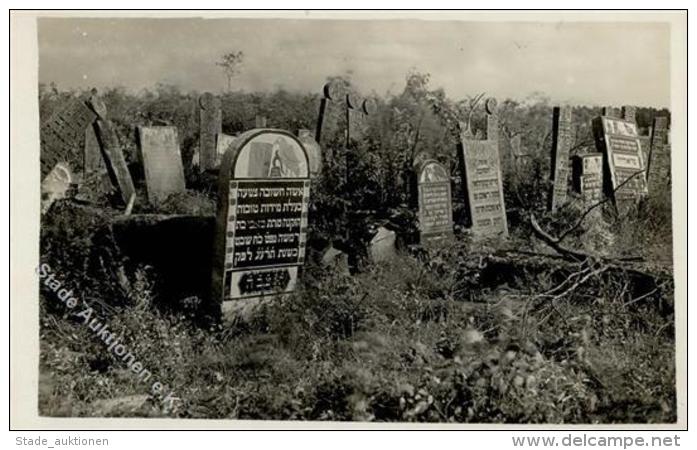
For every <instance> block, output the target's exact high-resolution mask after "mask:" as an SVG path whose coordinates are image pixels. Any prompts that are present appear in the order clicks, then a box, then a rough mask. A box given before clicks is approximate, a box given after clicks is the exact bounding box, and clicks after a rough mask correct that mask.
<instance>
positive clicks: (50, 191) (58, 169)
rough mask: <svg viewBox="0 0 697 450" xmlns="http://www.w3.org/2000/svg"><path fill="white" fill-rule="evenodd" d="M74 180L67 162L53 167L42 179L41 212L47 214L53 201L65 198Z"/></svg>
mask: <svg viewBox="0 0 697 450" xmlns="http://www.w3.org/2000/svg"><path fill="white" fill-rule="evenodd" d="M72 180H73V176H72V174H71V172H70V167H69V166H68V165H67V164H64V163H58V164H56V165H55V166H54V167H53V169H52V170H51V171H50V172H49V173H48V175H46V176H45V177H44V179H43V180H42V181H41V214H45V213H46V211H48V209H49V208H50V207H51V205H52V204H53V202H55V201H56V200H59V199H62V198H65V196H66V193H67V192H68V189H69V188H70V183H72Z"/></svg>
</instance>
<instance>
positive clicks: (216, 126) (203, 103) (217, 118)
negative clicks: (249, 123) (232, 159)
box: [199, 92, 223, 172]
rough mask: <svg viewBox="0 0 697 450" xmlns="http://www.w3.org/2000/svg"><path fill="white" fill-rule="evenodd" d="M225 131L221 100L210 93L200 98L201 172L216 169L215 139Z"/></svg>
mask: <svg viewBox="0 0 697 450" xmlns="http://www.w3.org/2000/svg"><path fill="white" fill-rule="evenodd" d="M222 131H223V116H222V112H221V104H220V99H219V98H218V97H216V96H214V95H213V94H211V93H210V92H206V93H205V94H203V95H201V97H200V98H199V133H200V135H199V170H200V171H201V172H203V171H206V170H209V169H214V168H215V167H216V164H215V163H216V160H217V156H216V148H215V146H216V143H215V138H216V136H217V135H218V134H219V133H222Z"/></svg>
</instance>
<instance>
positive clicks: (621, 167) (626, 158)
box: [593, 116, 648, 205]
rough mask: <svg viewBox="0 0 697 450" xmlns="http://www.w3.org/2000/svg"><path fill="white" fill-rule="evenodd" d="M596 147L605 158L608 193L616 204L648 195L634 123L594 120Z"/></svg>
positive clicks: (608, 119) (642, 160) (617, 120)
mask: <svg viewBox="0 0 697 450" xmlns="http://www.w3.org/2000/svg"><path fill="white" fill-rule="evenodd" d="M593 134H594V136H595V142H596V147H597V148H598V150H599V151H600V152H602V153H603V155H604V161H605V177H604V178H605V183H604V186H605V191H606V194H607V195H608V196H610V197H611V198H613V200H614V201H615V204H616V205H617V204H618V203H624V202H625V201H633V200H635V199H637V198H638V197H639V196H641V195H644V194H646V193H647V192H648V191H647V186H646V173H645V168H646V167H645V165H644V154H643V152H642V150H641V141H640V140H639V135H638V132H637V126H636V124H635V123H632V122H628V121H626V120H621V119H614V118H610V117H605V116H603V117H597V118H595V119H594V120H593Z"/></svg>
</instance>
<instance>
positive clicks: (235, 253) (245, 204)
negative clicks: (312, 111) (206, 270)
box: [211, 129, 310, 311]
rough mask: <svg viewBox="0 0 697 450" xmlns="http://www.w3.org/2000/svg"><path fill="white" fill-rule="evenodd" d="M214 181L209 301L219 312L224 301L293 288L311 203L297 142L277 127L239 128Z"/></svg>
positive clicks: (307, 173) (301, 150)
mask: <svg viewBox="0 0 697 450" xmlns="http://www.w3.org/2000/svg"><path fill="white" fill-rule="evenodd" d="M219 180H220V181H219V198H218V213H217V219H216V231H215V241H214V242H215V246H214V250H213V252H214V260H213V276H212V286H211V293H212V299H213V301H214V302H220V303H222V309H223V310H224V311H225V310H230V309H231V308H230V305H227V306H226V305H225V303H228V302H233V303H234V302H236V301H241V300H244V301H248V300H249V301H254V300H259V299H260V298H262V297H268V296H274V295H279V294H283V293H288V292H291V291H293V289H294V288H295V285H296V282H297V277H298V268H299V267H300V266H302V265H303V264H304V262H305V243H306V234H307V220H308V205H309V200H310V171H309V161H308V158H307V154H306V152H305V149H304V148H303V146H302V144H301V143H300V141H298V140H297V138H295V137H294V136H293V135H291V134H290V133H287V132H285V131H281V130H270V129H261V130H258V129H255V130H251V131H248V132H246V133H242V134H241V135H240V136H239V137H238V138H237V139H236V140H235V142H234V143H233V145H232V146H231V147H230V148H229V149H228V150H227V152H226V153H225V156H224V157H223V163H222V165H221V169H220V178H219ZM232 309H234V308H232Z"/></svg>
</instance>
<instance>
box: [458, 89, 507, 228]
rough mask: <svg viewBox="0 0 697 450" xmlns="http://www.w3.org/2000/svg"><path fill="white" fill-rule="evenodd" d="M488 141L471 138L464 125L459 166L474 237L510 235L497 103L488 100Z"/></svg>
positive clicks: (467, 128)
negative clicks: (505, 203)
mask: <svg viewBox="0 0 697 450" xmlns="http://www.w3.org/2000/svg"><path fill="white" fill-rule="evenodd" d="M486 110H487V134H488V136H487V139H486V140H477V139H474V138H473V137H472V134H471V132H470V130H469V126H462V127H461V129H462V133H461V136H460V139H461V141H462V149H461V151H460V152H459V154H460V165H461V167H462V170H463V181H464V187H465V191H466V194H465V195H466V202H467V209H468V211H469V216H470V219H471V221H472V233H473V234H474V235H475V236H493V235H504V236H508V222H507V221H506V207H505V205H504V201H503V187H502V181H501V163H500V159H499V144H498V135H497V134H496V131H497V124H498V113H497V109H496V101H495V100H494V99H489V100H488V101H487V108H486Z"/></svg>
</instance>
